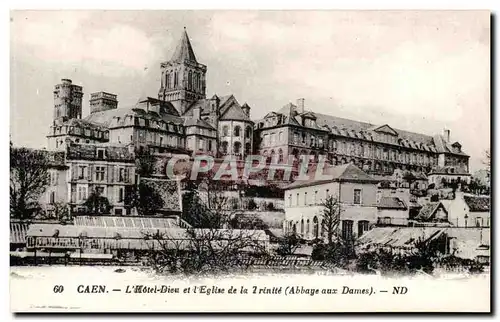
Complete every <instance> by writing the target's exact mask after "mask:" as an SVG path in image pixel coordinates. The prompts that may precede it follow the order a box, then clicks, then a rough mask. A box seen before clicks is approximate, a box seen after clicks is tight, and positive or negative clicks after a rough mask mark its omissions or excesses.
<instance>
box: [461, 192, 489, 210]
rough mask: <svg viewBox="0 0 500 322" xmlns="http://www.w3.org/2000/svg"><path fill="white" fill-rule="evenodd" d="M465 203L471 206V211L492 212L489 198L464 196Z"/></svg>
mask: <svg viewBox="0 0 500 322" xmlns="http://www.w3.org/2000/svg"><path fill="white" fill-rule="evenodd" d="M464 201H465V203H466V204H467V205H468V206H469V210H470V211H474V212H486V211H490V198H489V197H483V196H470V195H464Z"/></svg>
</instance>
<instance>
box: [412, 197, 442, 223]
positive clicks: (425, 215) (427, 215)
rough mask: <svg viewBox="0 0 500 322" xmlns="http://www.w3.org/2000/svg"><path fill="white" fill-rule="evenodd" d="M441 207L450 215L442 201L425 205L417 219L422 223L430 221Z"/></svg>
mask: <svg viewBox="0 0 500 322" xmlns="http://www.w3.org/2000/svg"><path fill="white" fill-rule="evenodd" d="M439 207H442V208H443V209H444V211H445V212H446V213H447V214H448V210H446V207H444V205H443V204H442V203H441V202H440V201H434V202H429V203H427V204H425V205H423V206H422V208H421V209H420V212H419V213H418V215H417V216H416V217H415V219H416V220H420V221H428V220H430V219H431V218H432V216H433V215H434V214H435V213H436V211H437V210H438V209H439Z"/></svg>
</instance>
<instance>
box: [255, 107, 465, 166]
mask: <svg viewBox="0 0 500 322" xmlns="http://www.w3.org/2000/svg"><path fill="white" fill-rule="evenodd" d="M276 113H278V114H282V115H283V116H284V118H283V119H282V122H281V123H280V125H296V126H302V125H301V124H300V122H299V120H298V119H299V118H300V117H301V115H304V114H307V113H312V114H314V115H315V116H316V127H315V128H317V129H320V130H325V131H330V132H332V133H334V134H337V135H342V136H348V137H354V138H360V139H364V140H373V137H372V134H371V133H370V131H374V130H377V129H379V128H382V127H384V126H386V125H387V124H386V125H380V124H378V125H377V124H371V123H368V122H360V121H354V120H350V119H345V118H341V117H336V116H332V115H326V114H321V113H315V112H311V111H304V113H303V114H299V113H298V112H297V106H296V105H294V104H292V103H288V104H286V105H285V106H283V107H282V108H280V109H279V110H278V111H277V112H276ZM259 121H263V120H259ZM259 121H257V122H259ZM387 126H388V125H387ZM391 129H393V130H394V131H396V132H397V133H398V137H399V141H398V144H399V145H401V146H404V147H410V148H413V149H420V150H425V151H430V152H447V153H454V152H453V149H452V147H451V145H450V144H446V143H444V138H443V137H442V136H441V135H437V136H431V135H426V134H421V133H415V132H410V131H405V130H401V129H397V128H393V127H391ZM455 154H457V153H455ZM458 154H459V155H463V156H467V155H466V154H465V153H463V152H461V153H458Z"/></svg>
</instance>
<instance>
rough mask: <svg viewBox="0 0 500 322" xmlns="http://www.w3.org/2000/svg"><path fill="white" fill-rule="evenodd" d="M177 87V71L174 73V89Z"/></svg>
mask: <svg viewBox="0 0 500 322" xmlns="http://www.w3.org/2000/svg"><path fill="white" fill-rule="evenodd" d="M178 85H179V78H178V76H177V71H175V72H174V87H177V86H178Z"/></svg>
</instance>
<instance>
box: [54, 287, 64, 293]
mask: <svg viewBox="0 0 500 322" xmlns="http://www.w3.org/2000/svg"><path fill="white" fill-rule="evenodd" d="M63 291H64V286H62V285H55V286H54V293H62V292H63Z"/></svg>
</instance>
